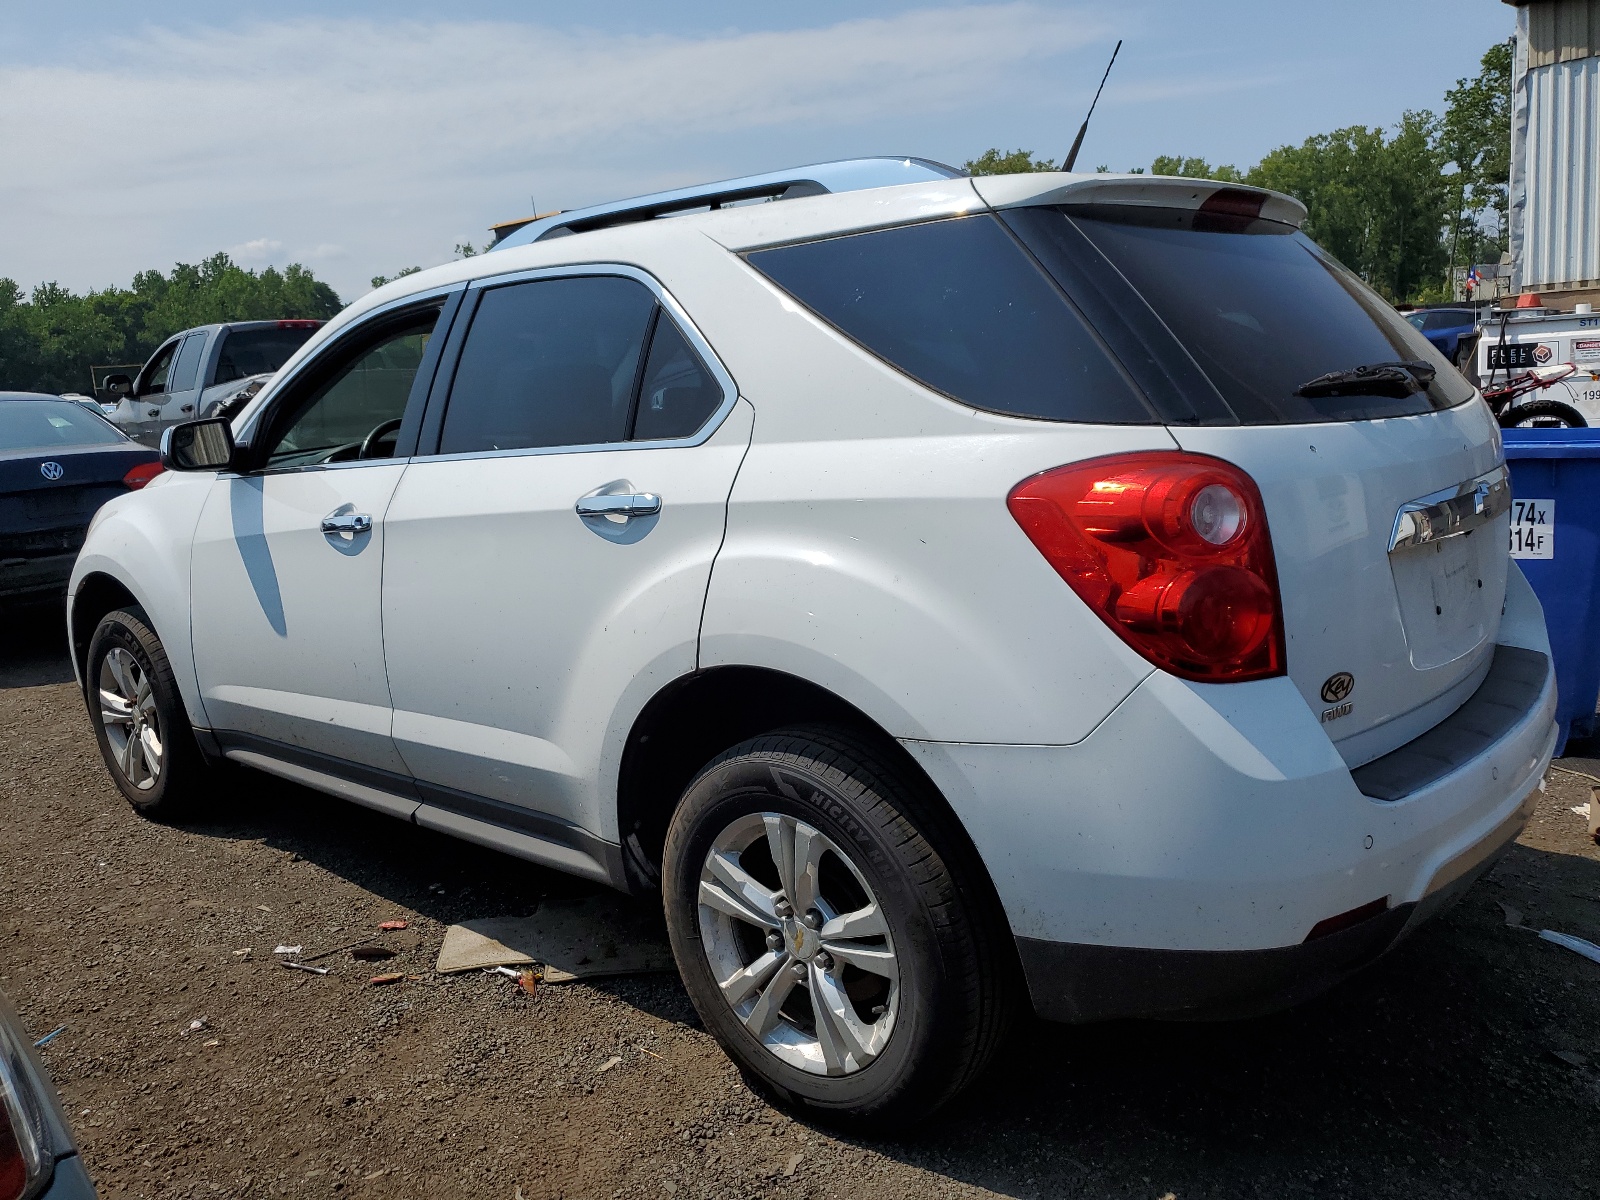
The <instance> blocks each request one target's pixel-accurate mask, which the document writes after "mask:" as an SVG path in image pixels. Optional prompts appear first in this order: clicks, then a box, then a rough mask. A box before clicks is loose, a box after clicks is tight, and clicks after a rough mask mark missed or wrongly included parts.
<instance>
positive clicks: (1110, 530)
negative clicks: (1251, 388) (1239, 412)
mask: <svg viewBox="0 0 1600 1200" xmlns="http://www.w3.org/2000/svg"><path fill="white" fill-rule="evenodd" d="M1006 505H1007V507H1008V508H1010V510H1011V515H1012V516H1013V517H1015V518H1016V521H1017V524H1019V525H1021V526H1022V531H1023V532H1024V533H1026V534H1027V535H1028V538H1029V540H1030V541H1032V542H1033V544H1034V545H1035V546H1037V547H1038V548H1039V551H1040V553H1042V554H1043V555H1044V556H1045V559H1046V560H1047V561H1048V562H1049V563H1050V565H1051V566H1052V567H1054V568H1055V570H1056V573H1057V574H1058V575H1060V576H1061V578H1062V579H1064V580H1066V581H1067V583H1068V584H1069V585H1070V586H1071V588H1072V590H1073V591H1075V592H1077V593H1078V595H1079V596H1081V597H1082V598H1083V600H1084V602H1085V603H1087V604H1088V605H1089V607H1090V608H1092V609H1094V611H1095V612H1096V613H1097V614H1098V615H1099V617H1100V619H1101V620H1103V621H1104V622H1105V623H1106V624H1107V625H1109V626H1111V628H1112V629H1114V630H1115V631H1116V632H1117V633H1118V634H1119V635H1120V636H1121V637H1122V639H1123V640H1124V641H1126V642H1127V643H1128V644H1129V645H1130V646H1132V647H1133V648H1134V649H1135V650H1137V651H1138V652H1139V653H1140V654H1142V655H1144V656H1145V657H1146V658H1148V659H1149V660H1150V661H1151V662H1153V663H1155V664H1156V665H1157V666H1158V667H1161V668H1163V669H1164V670H1167V671H1170V672H1172V673H1173V674H1174V675H1181V676H1183V677H1184V678H1185V679H1196V680H1202V681H1205V682H1210V683H1220V682H1237V681H1240V680H1245V679H1263V678H1266V677H1267V676H1271V675H1281V674H1283V671H1284V648H1283V608H1282V604H1281V603H1280V600H1279V596H1278V572H1277V568H1276V566H1275V565H1274V564H1273V560H1272V541H1271V539H1270V538H1269V537H1268V534H1267V516H1266V510H1265V508H1264V507H1263V506H1262V503H1261V493H1260V492H1259V491H1258V490H1257V488H1256V485H1255V481H1254V480H1252V479H1251V478H1250V476H1248V475H1246V474H1245V473H1244V472H1243V471H1241V470H1240V469H1239V468H1238V467H1235V466H1234V465H1233V464H1231V463H1226V462H1223V461H1222V460H1221V459H1216V458H1207V457H1204V456H1202V455H1198V454H1185V453H1181V452H1170V451H1150V452H1145V453H1138V454H1119V455H1115V456H1113V457H1110V458H1099V459H1094V460H1092V461H1090V462H1086V463H1075V464H1073V465H1072V466H1067V467H1058V468H1056V469H1055V470H1053V471H1045V472H1043V473H1042V474H1039V475H1035V476H1033V477H1032V478H1031V479H1024V480H1023V481H1022V482H1021V483H1019V484H1017V486H1016V487H1014V488H1012V489H1011V494H1010V495H1009V496H1008V497H1007V498H1006Z"/></svg>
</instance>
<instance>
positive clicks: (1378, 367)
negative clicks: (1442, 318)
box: [1294, 361, 1435, 398]
mask: <svg viewBox="0 0 1600 1200" xmlns="http://www.w3.org/2000/svg"><path fill="white" fill-rule="evenodd" d="M1434 374H1435V371H1434V367H1433V364H1432V363H1426V362H1419V361H1412V362H1379V363H1363V364H1362V365H1361V366H1359V367H1355V368H1353V369H1352V370H1349V371H1329V372H1328V373H1327V374H1326V375H1318V376H1317V377H1316V378H1315V379H1312V380H1308V381H1307V382H1305V383H1302V384H1301V385H1300V386H1299V387H1297V388H1295V390H1294V394H1295V395H1297V396H1306V397H1316V396H1373V395H1379V396H1397V397H1401V398H1403V397H1406V396H1409V395H1412V394H1413V393H1415V392H1421V391H1425V390H1427V387H1428V385H1429V384H1430V383H1432V382H1433V377H1434Z"/></svg>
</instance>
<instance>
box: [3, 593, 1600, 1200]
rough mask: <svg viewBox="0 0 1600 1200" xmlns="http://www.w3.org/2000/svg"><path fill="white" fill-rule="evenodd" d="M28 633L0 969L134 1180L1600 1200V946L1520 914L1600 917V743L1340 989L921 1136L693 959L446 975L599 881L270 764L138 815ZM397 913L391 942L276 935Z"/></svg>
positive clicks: (1063, 1039)
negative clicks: (792, 1090)
mask: <svg viewBox="0 0 1600 1200" xmlns="http://www.w3.org/2000/svg"><path fill="white" fill-rule="evenodd" d="M8 627H9V632H11V634H12V637H11V638H10V639H8V644H9V649H5V650H0V745H3V747H4V754H3V756H0V829H3V830H4V831H5V836H6V845H5V850H4V853H3V855H0V989H3V990H4V991H6V992H7V993H8V994H9V995H10V996H11V998H12V999H13V1000H14V1001H15V1002H16V1004H17V1006H18V1008H19V1009H20V1010H21V1012H22V1015H23V1019H24V1021H25V1022H26V1023H27V1024H28V1026H29V1028H30V1029H31V1030H32V1032H33V1033H34V1034H35V1036H37V1035H39V1034H42V1033H44V1032H46V1031H48V1030H51V1029H55V1028H56V1027H57V1026H61V1025H64V1026H66V1031H65V1032H64V1033H62V1034H61V1035H60V1036H59V1037H57V1038H56V1039H55V1040H54V1041H52V1042H51V1043H50V1044H49V1045H48V1046H47V1047H46V1048H45V1049H44V1051H43V1054H44V1057H45V1059H46V1061H47V1062H48V1065H49V1067H50V1069H51V1071H52V1072H53V1073H54V1076H55V1079H56V1082H57V1084H58V1085H59V1086H60V1088H61V1091H62V1093H63V1096H64V1099H65V1103H66V1107H67V1110H68V1113H69V1115H70V1117H71V1119H72V1121H73V1124H74V1125H75V1127H76V1129H77V1133H78V1137H79V1141H80V1144H81V1147H82V1150H83V1154H84V1158H85V1161H86V1163H87V1165H88V1167H89V1170H90V1173H91V1174H92V1175H93V1176H94V1178H95V1179H96V1181H97V1182H98V1185H99V1187H100V1191H101V1195H102V1196H106V1197H184V1196H206V1197H209V1196H214V1195H227V1196H252V1197H254V1196H269V1195H292V1196H297V1197H300V1196H306V1197H310V1196H331V1195H337V1196H365V1197H379V1196H427V1197H457V1196H461V1197H493V1198H503V1200H516V1198H517V1197H521V1198H522V1200H542V1198H544V1197H613V1196H617V1197H622V1196H627V1197H652V1198H654V1197H663V1196H679V1197H700V1196H718V1197H721V1196H729V1197H747V1196H748V1197H841V1198H849V1197H861V1196H872V1197H879V1196H881V1197H902V1196H916V1197H931V1196H963V1197H964V1196H996V1195H998V1196H1015V1197H1035V1196H1037V1197H1057V1196H1073V1197H1076V1196H1083V1197H1101V1196H1105V1197H1145V1198H1148V1200H1161V1198H1163V1197H1167V1196H1168V1195H1169V1194H1170V1195H1171V1196H1173V1197H1176V1198H1177V1200H1194V1198H1199V1197H1219V1198H1220V1197H1227V1198H1233V1197H1274V1198H1277V1197H1286V1196H1296V1195H1304V1196H1317V1197H1335V1196H1339V1197H1343V1196H1348V1197H1362V1198H1365V1197H1391V1196H1392V1197H1407V1198H1432V1197H1440V1198H1444V1197H1450V1198H1458V1197H1498V1196H1507V1197H1510V1196H1514V1197H1517V1198H1518V1200H1533V1198H1536V1197H1577V1196H1594V1195H1595V1194H1596V1186H1597V1185H1596V1183H1595V1179H1596V1169H1597V1167H1600V1161H1597V1158H1600V1139H1597V1138H1596V1131H1597V1129H1600V1067H1597V1063H1600V965H1596V964H1594V963H1591V962H1588V961H1585V960H1584V959H1582V958H1580V957H1579V956H1577V955H1576V954H1573V953H1571V952H1569V951H1567V950H1564V949H1560V948H1558V947H1556V946H1553V945H1551V944H1549V943H1546V942H1542V941H1540V940H1539V939H1537V938H1536V937H1535V936H1533V934H1532V933H1531V932H1529V931H1528V930H1526V929H1515V928H1510V927H1508V926H1507V924H1506V921H1505V917H1504V915H1503V913H1502V909H1501V907H1500V906H1501V904H1502V903H1503V904H1508V905H1511V906H1513V907H1514V908H1515V909H1516V910H1518V911H1520V912H1521V913H1522V914H1524V917H1525V922H1526V924H1527V925H1529V926H1532V927H1534V928H1553V929H1557V930H1562V931H1564V932H1568V933H1573V934H1578V935H1580V936H1584V937H1588V938H1591V939H1595V940H1600V850H1597V848H1596V847H1595V846H1594V845H1593V844H1592V843H1591V842H1590V841H1589V840H1588V839H1587V837H1586V836H1585V830H1584V823H1583V821H1582V820H1581V819H1580V818H1579V817H1577V816H1574V815H1573V814H1572V813H1571V812H1570V811H1569V810H1570V808H1571V807H1572V806H1573V805H1576V804H1581V803H1584V802H1585V801H1587V799H1588V795H1589V782H1590V781H1589V780H1588V779H1587V778H1583V777H1581V776H1579V775H1575V774H1572V773H1570V771H1571V770H1577V771H1585V772H1588V773H1590V774H1593V775H1595V776H1600V762H1586V761H1584V760H1575V759H1569V760H1566V761H1565V762H1564V763H1563V764H1562V765H1563V766H1565V767H1567V768H1569V769H1570V770H1569V771H1566V772H1563V771H1559V770H1557V771H1553V772H1552V773H1551V775H1550V776H1549V780H1548V783H1549V790H1548V792H1547V793H1546V795H1545V796H1544V797H1543V800H1542V803H1541V805H1540V808H1539V812H1538V815H1537V817H1536V818H1535V820H1534V822H1533V824H1532V825H1531V826H1530V828H1529V830H1528V832H1527V834H1526V835H1525V836H1524V837H1523V839H1522V841H1521V844H1520V845H1518V846H1517V848H1516V849H1515V850H1514V851H1513V852H1512V853H1510V854H1509V855H1508V856H1507V857H1506V858H1505V859H1504V860H1503V861H1502V862H1501V864H1500V865H1499V866H1498V867H1497V868H1496V870H1495V872H1494V873H1493V875H1492V876H1490V877H1489V878H1488V879H1487V880H1485V881H1484V882H1482V883H1480V884H1479V885H1478V887H1477V888H1476V889H1475V890H1474V891H1473V892H1472V893H1471V895H1470V896H1468V898H1467V899H1466V900H1465V901H1464V902H1463V903H1462V904H1461V905H1460V906H1459V907H1457V908H1456V909H1455V910H1454V911H1452V912H1451V913H1450V914H1448V915H1446V916H1444V917H1442V918H1441V919H1439V920H1438V921H1436V922H1434V923H1433V924H1432V925H1431V926H1429V927H1428V928H1426V929H1425V930H1424V931H1423V932H1421V933H1420V934H1418V935H1417V936H1416V937H1414V938H1412V939H1410V940H1409V941H1408V942H1406V943H1404V944H1402V945H1401V946H1400V947H1399V948H1398V949H1397V950H1396V951H1395V952H1394V953H1392V954H1391V955H1389V956H1388V957H1386V958H1385V959H1384V960H1382V961H1381V962H1380V963H1378V964H1377V965H1376V966H1375V967H1373V968H1372V969H1371V970H1369V971H1367V972H1366V973H1365V974H1364V975H1362V976H1361V977H1359V978H1357V979H1355V980H1353V981H1351V982H1349V983H1347V984H1345V985H1344V986H1343V987H1341V988H1339V989H1338V990H1336V991H1335V992H1333V993H1332V994H1331V995H1329V996H1327V997H1325V998H1323V999H1321V1000H1319V1001H1316V1002H1314V1003H1312V1004H1309V1005H1306V1006H1304V1007H1303V1008H1300V1009H1298V1010H1296V1011H1294V1012H1291V1013H1286V1014H1282V1015H1279V1016H1275V1017H1271V1018H1266V1019H1262V1020H1255V1021H1246V1022H1238V1023H1230V1024H1216V1025H1162V1024H1149V1023H1134V1022H1128V1023H1118V1024H1112V1025H1103V1026H1096V1027H1091V1028H1079V1029H1073V1028H1066V1027H1059V1026H1048V1025H1042V1024H1029V1025H1027V1026H1026V1027H1025V1028H1023V1029H1022V1030H1021V1031H1020V1033H1019V1035H1018V1036H1017V1038H1016V1040H1015V1041H1014V1042H1013V1043H1012V1044H1011V1046H1010V1048H1009V1049H1008V1051H1007V1052H1006V1054H1005V1055H1004V1058H1003V1061H1001V1062H1000V1063H999V1065H998V1066H997V1067H996V1068H995V1069H994V1070H993V1071H992V1072H991V1073H990V1074H989V1076H988V1077H986V1078H985V1079H984V1080H982V1081H981V1082H980V1084H979V1085H978V1086H977V1087H976V1088H974V1089H973V1090H972V1091H971V1092H969V1093H968V1094H967V1095H966V1096H964V1097H963V1098H962V1099H961V1100H960V1101H958V1102H957V1103H956V1104H955V1105H954V1106H952V1107H951V1108H950V1109H948V1110H947V1111H946V1112H945V1113H943V1114H941V1115H940V1116H939V1117H938V1118H937V1119H936V1120H935V1121H933V1122H931V1123H930V1124H929V1125H928V1126H927V1127H926V1128H924V1129H920V1130H918V1131H916V1132H915V1133H914V1134H913V1135H912V1136H909V1137H905V1138H901V1139H896V1140H870V1139H850V1138H840V1137H838V1136H835V1135H833V1134H830V1133H829V1132H827V1131H826V1130H823V1129H820V1128H813V1127H808V1126H807V1125H805V1124H802V1123H799V1122H796V1121H793V1120H791V1119H789V1117H787V1116H786V1115H784V1114H783V1113H781V1112H778V1111H776V1110H774V1109H771V1108H769V1107H768V1106H766V1105H765V1104H763V1103H762V1102H761V1101H759V1100H758V1099H756V1098H755V1097H754V1096H753V1095H752V1094H751V1093H750V1092H749V1091H747V1090H746V1089H745V1088H744V1087H743V1085H742V1084H741V1082H740V1080H739V1077H738V1075H737V1073H736V1072H735V1071H734V1070H733V1068H732V1067H731V1066H730V1065H729V1064H728V1063H727V1061H726V1060H725V1059H724V1058H723V1057H722V1055H721V1053H720V1052H719V1051H718V1050H717V1048H716V1046H715V1045H714V1044H713V1043H712V1041H711V1039H710V1038H709V1037H708V1036H706V1034H705V1033H704V1032H703V1031H702V1030H701V1029H700V1028H699V1027H698V1024H697V1022H696V1021H695V1018H694V1014H693V1011H692V1010H691V1008H690V1006H689V1004H688V1001H687V999H686V998H685V996H684V994H683V991H682V990H681V988H680V987H679V986H678V985H677V983H676V981H675V980H673V979H671V978H668V977H663V976H652V977H639V978H635V979H631V980H618V981H611V982H602V983H597V984H572V985H566V986H560V987H557V986H548V985H547V986H542V987H540V988H539V990H538V992H537V994H536V995H535V996H532V997H529V996H526V995H523V994H522V993H521V992H520V991H519V990H518V989H517V987H516V986H515V984H514V983H513V982H512V981H511V980H508V979H505V978H501V977H495V976H488V975H473V976H467V977H462V976H455V977H448V978H447V977H441V976H436V975H434V974H433V973H432V970H431V968H432V964H433V959H434V955H435V953H436V952H437V949H438V945H439V941H440V939H441V937H442V935H443V932H444V928H445V926H446V925H448V924H449V923H451V922H453V921H457V920H462V919H466V918H470V917H475V916H492V915H500V914H507V913H512V914H520V913H527V912H530V911H532V910H533V909H534V908H535V907H536V906H537V905H538V903H539V902H540V900H541V899H542V898H544V897H546V896H561V895H581V894H584V893H585V892H587V891H589V890H592V889H590V888H589V887H588V885H585V884H582V883H577V882H574V881H572V880H569V879H566V878H564V877H562V876H559V875H555V874H552V873H549V872H546V871H542V870H540V869H538V868H535V867H532V866H529V865H527V864H524V863H521V862H518V861H516V860H514V859H510V858H506V857H503V856H501V855H498V854H495V853H492V852H490V851H486V850H480V849H477V848H475V847H471V846H466V845H463V844H460V843H457V842H453V841H451V840H449V839H447V838H444V837H442V836H439V835H435V834H431V833H428V832H426V831H423V830H419V829H416V828H413V827H410V826H407V825H403V824H401V823H399V822H396V821H393V820H391V819H389V818H386V817H383V816H380V815H378V814H375V813H370V812H367V811H366V810H363V809H360V808H356V807H354V806H351V805H347V804H343V803H341V802H339V801H336V800H333V799H329V798H326V797H323V796H320V795H318V794H315V793H312V792H308V791H305V790H302V789H299V788H296V787H293V786H290V785H288V784H284V783H280V782H277V781H275V780H270V779H267V778H265V777H252V776H248V775H242V776H241V777H240V779H239V780H238V781H236V782H235V783H234V784H232V785H230V790H229V793H228V794H223V795H218V796H217V797H216V804H215V808H214V812H213V813H212V814H211V815H210V816H209V817H208V818H207V819H205V820H203V821H200V822H197V823H194V824H190V825H187V826H184V827H171V826H163V825H156V824H151V823H149V822H145V821H142V820H140V819H139V818H137V817H136V816H135V815H134V814H133V812H132V811H131V810H130V809H129V808H128V806H127V805H126V804H125V803H124V802H123V801H122V800H121V798H120V797H119V796H118V794H117V793H116V791H115V790H114V789H113V788H112V786H111V785H110V783H109V782H108V780H107V778H106V776H105V773H104V769H103V768H102V766H101V764H100V761H99V758H98V755H97V753H96V750H95V746H94V741H93V738H92V736H91V734H90V730H89V725H88V721H87V717H86V716H85V713H84V709H83V704H82V701H81V700H80V699H79V698H78V696H77V694H76V693H75V691H74V688H73V686H72V684H71V676H70V671H69V669H68V667H67V666H66V662H65V657H64V651H63V648H62V646H61V639H60V638H59V636H58V635H57V633H56V624H55V618H54V617H53V616H47V617H45V618H38V619H35V618H27V619H23V620H20V621H19V620H18V618H17V617H16V616H15V615H13V616H12V617H10V618H9V619H8ZM393 918H400V919H404V920H406V921H408V922H409V927H408V928H407V929H406V930H405V931H404V932H401V933H391V934H387V935H385V938H386V943H387V944H389V945H391V946H392V947H393V948H395V949H397V950H399V951H400V952H401V953H400V956H399V957H397V958H395V959H392V960H390V961H389V962H388V963H383V964H366V963H358V962H355V961H352V960H351V958H350V957H349V955H348V954H345V955H335V956H333V957H331V958H330V959H328V960H327V962H328V964H329V965H331V966H332V967H333V968H334V973H333V974H330V975H327V976H322V977H317V976H311V975H305V974H301V973H297V972H293V971H287V970H283V969H281V968H279V967H278V966H277V965H276V963H275V962H274V961H273V956H272V953H271V951H272V948H273V947H274V946H276V945H277V944H278V943H280V942H287V943H291V944H293V943H301V944H303V945H305V947H306V953H307V954H312V953H315V952H317V951H319V950H322V949H326V948H332V947H337V946H339V945H342V944H344V943H347V942H351V941H354V940H355V939H357V938H359V937H362V936H365V935H367V934H368V933H370V932H371V931H372V930H373V929H374V927H375V926H376V924H377V923H378V922H379V921H383V920H388V919H393ZM245 947H250V948H251V950H250V952H249V953H248V954H243V953H240V951H242V950H243V949H244V948H245ZM375 971H404V972H406V973H407V975H408V978H407V979H406V980H405V981H403V982H401V983H398V984H395V985H392V986H387V987H370V986H367V983H366V981H367V979H368V977H369V976H370V975H371V974H373V973H374V972H375ZM196 1020H200V1021H203V1022H204V1027H203V1028H200V1029H198V1030H195V1031H194V1032H189V1027H190V1024H191V1022H193V1021H196ZM1557 1052H1562V1053H1564V1054H1565V1055H1566V1057H1565V1058H1563V1057H1561V1056H1559V1055H1558V1053H1557ZM613 1059H620V1061H617V1062H615V1063H614V1064H613V1065H611V1066H609V1067H607V1064H608V1063H612V1060H613Z"/></svg>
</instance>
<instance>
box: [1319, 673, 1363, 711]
mask: <svg viewBox="0 0 1600 1200" xmlns="http://www.w3.org/2000/svg"><path fill="white" fill-rule="evenodd" d="M1355 690H1356V677H1355V676H1354V675H1352V674H1350V672H1349V671H1340V672H1339V673H1338V674H1337V675H1329V676H1328V681H1327V682H1326V683H1324V684H1323V685H1322V699H1323V702H1324V703H1327V704H1339V703H1341V702H1342V701H1343V700H1344V699H1345V698H1346V697H1347V696H1349V695H1350V693H1351V692H1353V691H1355Z"/></svg>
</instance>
